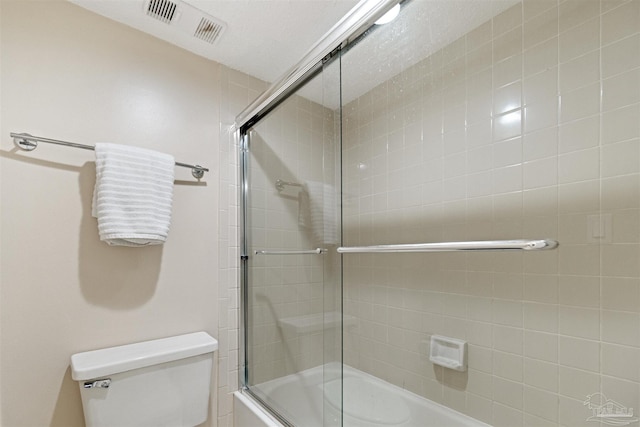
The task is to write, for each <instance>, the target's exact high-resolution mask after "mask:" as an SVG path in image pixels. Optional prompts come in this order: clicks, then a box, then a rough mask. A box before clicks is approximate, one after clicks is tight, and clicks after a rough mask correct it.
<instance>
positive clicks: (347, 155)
mask: <svg viewBox="0 0 640 427" xmlns="http://www.w3.org/2000/svg"><path fill="white" fill-rule="evenodd" d="M396 3H397V1H395V2H394V1H363V2H361V3H359V5H358V6H357V7H356V8H355V9H354V10H353V11H352V12H351V13H350V15H348V16H347V17H345V18H344V19H343V20H342V21H341V22H340V23H338V24H337V25H336V27H334V29H333V30H332V31H331V32H330V33H329V34H328V35H327V36H326V37H325V38H323V40H321V41H320V42H319V43H318V44H317V45H316V46H315V47H314V48H313V49H312V50H311V51H310V52H309V54H308V55H307V56H306V57H305V58H303V60H302V61H301V62H300V64H298V65H297V66H296V67H294V69H292V70H291V72H290V73H287V75H286V76H285V77H284V78H283V79H282V80H281V81H280V82H278V83H276V84H275V85H274V86H272V88H271V89H270V90H269V91H267V92H266V93H265V94H264V95H263V96H262V97H260V98H259V99H258V100H256V102H254V104H252V105H251V106H249V107H248V109H247V110H246V111H245V112H243V113H242V114H241V115H240V116H239V117H238V124H239V125H240V129H241V130H240V135H241V136H240V139H241V144H240V145H241V150H242V152H241V159H242V162H241V169H242V170H241V175H242V176H241V177H242V200H243V204H242V218H241V228H242V233H243V235H242V237H241V241H242V248H241V249H242V250H241V252H242V260H241V280H242V284H241V286H242V288H241V295H242V328H241V329H242V336H241V355H240V368H241V369H240V371H241V378H240V382H241V386H242V388H243V390H244V392H245V393H247V394H248V395H250V396H252V397H253V399H255V400H256V401H257V402H258V403H259V404H260V405H262V406H263V407H264V408H266V409H267V410H268V411H270V412H271V413H272V414H273V415H274V416H275V417H276V418H277V419H279V421H280V422H282V423H283V424H285V425H296V426H304V427H306V426H337V425H348V426H382V425H385V426H389V425H401V426H431V425H432V426H443V425H451V426H460V425H470V426H471V425H476V426H477V425H486V424H488V425H495V426H500V425H504V426H518V425H522V426H525V425H526V426H547V425H548V426H553V425H562V426H574V425H586V426H589V425H637V424H634V423H638V418H637V417H636V415H635V414H634V409H633V408H636V409H637V408H638V407H640V143H639V138H640V124H639V123H640V120H638V118H639V117H640V0H492V1H489V0H446V1H445V0H405V1H403V2H401V3H400V4H399V5H400V6H399V9H400V11H399V15H398V16H397V18H395V19H393V20H392V21H391V22H389V23H386V24H374V22H375V21H377V20H378V19H379V18H381V17H382V16H383V15H385V14H386V13H387V12H389V11H390V10H391V9H397V7H395V8H394V6H395V4H396ZM390 13H391V12H390ZM458 358H459V359H458Z"/></svg>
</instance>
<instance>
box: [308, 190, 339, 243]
mask: <svg viewBox="0 0 640 427" xmlns="http://www.w3.org/2000/svg"><path fill="white" fill-rule="evenodd" d="M303 190H304V191H306V192H307V194H308V195H309V218H310V222H311V231H312V232H313V237H314V238H315V240H316V243H318V244H325V245H335V244H337V243H338V205H337V197H336V191H335V189H334V188H333V186H332V185H330V184H325V183H322V182H314V181H307V182H305V184H304V186H303Z"/></svg>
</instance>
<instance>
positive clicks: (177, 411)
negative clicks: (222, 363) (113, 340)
mask: <svg viewBox="0 0 640 427" xmlns="http://www.w3.org/2000/svg"><path fill="white" fill-rule="evenodd" d="M217 349H218V341H216V340H215V339H214V338H212V337H211V336H209V335H208V334H207V333H205V332H196V333H191V334H186V335H179V336H175V337H170V338H163V339H158V340H153V341H145V342H140V343H135V344H128V345H123V346H119V347H111V348H105V349H101V350H94V351H87V352H84V353H77V354H74V355H73V356H71V376H72V378H73V379H74V380H75V381H78V382H79V386H80V395H81V397H82V407H83V410H84V419H85V423H86V425H87V427H116V426H117V427H193V426H197V425H199V424H202V423H203V422H205V421H206V420H207V416H208V412H209V395H210V390H211V370H212V366H213V354H214V352H215V351H216V350H217Z"/></svg>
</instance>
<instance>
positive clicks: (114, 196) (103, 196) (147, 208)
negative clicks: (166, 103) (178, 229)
mask: <svg viewBox="0 0 640 427" xmlns="http://www.w3.org/2000/svg"><path fill="white" fill-rule="evenodd" d="M95 151H96V185H95V188H94V191H93V205H92V215H93V216H94V217H96V218H98V232H99V234H100V240H102V241H105V242H107V243H108V244H109V245H118V246H147V245H158V244H162V243H164V242H165V240H166V239H167V235H168V233H169V225H170V223H171V204H172V201H173V178H174V169H175V160H174V158H173V156H170V155H168V154H164V153H159V152H157V151H153V150H147V149H144V148H137V147H131V146H126V145H118V144H105V143H99V144H96V148H95Z"/></svg>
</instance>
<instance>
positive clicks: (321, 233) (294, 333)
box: [242, 65, 342, 427]
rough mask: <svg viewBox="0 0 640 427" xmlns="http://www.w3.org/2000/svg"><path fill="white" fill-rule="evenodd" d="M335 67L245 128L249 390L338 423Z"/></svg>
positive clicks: (282, 407) (315, 419)
mask: <svg viewBox="0 0 640 427" xmlns="http://www.w3.org/2000/svg"><path fill="white" fill-rule="evenodd" d="M337 71H338V67H337V66H331V65H326V66H325V67H324V70H322V72H321V73H319V74H318V75H317V77H315V78H313V79H311V80H310V81H309V82H308V83H306V84H305V85H304V86H303V87H302V88H300V89H298V90H297V91H296V92H295V93H294V94H292V95H290V96H288V97H287V98H286V100H285V101H283V102H282V103H280V104H279V105H278V106H277V107H276V108H275V109H274V110H272V111H271V112H270V113H268V114H267V115H266V116H265V117H264V118H262V119H261V120H260V121H259V122H258V123H257V124H255V125H253V126H252V127H250V128H248V129H246V130H245V132H244V136H243V165H242V166H243V168H242V169H243V171H244V175H245V176H244V177H243V178H244V179H243V185H244V209H243V213H244V215H243V217H244V222H245V224H244V227H243V229H244V230H245V233H244V234H245V235H244V242H243V243H244V250H243V252H244V253H243V258H242V263H243V265H242V274H243V282H244V283H243V298H244V304H245V307H246V310H245V316H244V322H245V325H244V331H245V337H244V340H245V343H244V344H245V345H244V348H245V366H244V367H243V368H244V381H245V384H243V386H245V387H246V388H247V389H248V391H249V392H250V393H251V394H252V395H253V396H254V397H256V398H257V399H259V400H260V401H262V403H263V404H265V405H266V406H267V407H268V408H270V409H271V410H272V411H273V412H274V414H275V415H277V416H279V417H280V418H281V421H283V422H285V423H290V424H293V425H304V426H309V427H313V426H330V425H340V424H341V402H342V398H341V380H340V378H341V357H342V353H341V340H342V328H341V319H342V315H341V297H342V295H341V288H340V273H341V270H340V264H339V255H338V254H337V252H336V250H335V248H336V247H337V246H338V245H339V244H340V239H341V227H340V215H339V190H340V179H339V171H340V169H339V167H337V166H336V165H337V164H338V161H339V155H340V133H339V131H340V117H339V112H340V110H339V108H338V107H339V105H340V97H339V84H337V81H336V80H335V79H337V78H338V77H339V75H338V74H337Z"/></svg>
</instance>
